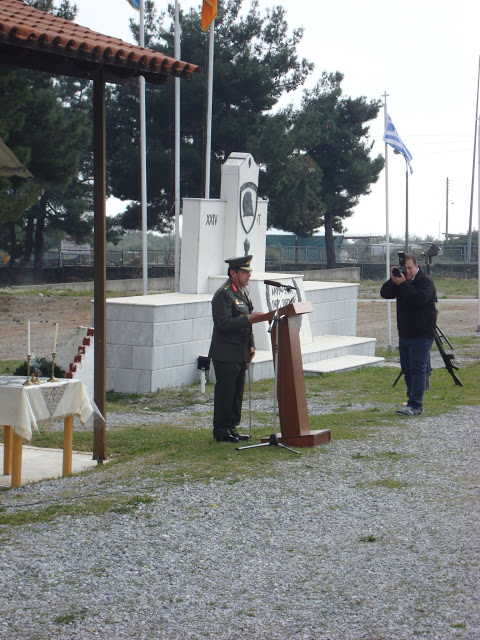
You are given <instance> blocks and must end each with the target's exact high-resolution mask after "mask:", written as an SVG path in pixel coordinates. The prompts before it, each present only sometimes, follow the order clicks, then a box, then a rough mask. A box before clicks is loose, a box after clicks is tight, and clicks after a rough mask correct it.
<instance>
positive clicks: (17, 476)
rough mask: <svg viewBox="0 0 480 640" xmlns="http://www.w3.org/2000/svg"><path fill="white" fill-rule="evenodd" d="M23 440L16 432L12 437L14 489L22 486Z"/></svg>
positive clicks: (12, 484)
mask: <svg viewBox="0 0 480 640" xmlns="http://www.w3.org/2000/svg"><path fill="white" fill-rule="evenodd" d="M22 444H23V443H22V438H21V437H20V436H18V435H17V434H16V433H15V431H14V432H13V437H12V483H11V486H12V487H19V486H20V485H21V484H22Z"/></svg>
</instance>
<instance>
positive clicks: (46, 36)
mask: <svg viewBox="0 0 480 640" xmlns="http://www.w3.org/2000/svg"><path fill="white" fill-rule="evenodd" d="M0 64H5V65H8V66H15V67H26V68H29V69H38V70H40V71H48V72H50V73H54V74H60V75H69V76H76V77H82V78H93V76H94V75H95V74H96V73H97V72H98V71H100V70H103V72H104V79H105V81H106V82H113V83H125V82H129V81H131V80H132V79H135V78H137V77H138V76H140V75H142V76H144V78H145V80H146V81H147V82H152V83H155V84H163V83H164V82H166V81H167V80H168V78H169V77H170V76H178V77H181V78H191V76H192V74H193V73H199V72H200V71H201V69H200V67H198V66H197V65H194V64H190V63H188V62H183V61H182V60H175V59H174V58H169V57H168V56H165V55H163V54H162V53H158V52H157V51H152V50H151V49H144V48H142V47H138V46H136V45H133V44H129V43H128V42H124V41H123V40H120V39H119V38H111V37H110V36H106V35H103V34H101V33H97V32H96V31H92V30H91V29H87V28H86V27H82V26H80V25H78V24H76V23H75V22H70V21H69V20H64V19H63V18H58V17H57V16H54V15H52V14H50V13H45V12H43V11H39V10H38V9H34V8H32V7H30V6H28V5H26V4H24V3H23V2H21V1H20V0H0Z"/></svg>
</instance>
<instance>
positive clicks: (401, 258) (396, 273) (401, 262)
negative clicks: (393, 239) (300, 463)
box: [392, 251, 407, 278]
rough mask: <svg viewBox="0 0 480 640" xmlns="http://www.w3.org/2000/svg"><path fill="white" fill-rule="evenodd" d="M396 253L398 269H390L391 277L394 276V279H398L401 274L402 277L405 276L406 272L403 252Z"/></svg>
mask: <svg viewBox="0 0 480 640" xmlns="http://www.w3.org/2000/svg"><path fill="white" fill-rule="evenodd" d="M397 253H398V264H399V266H398V267H393V269H392V275H394V276H395V277H396V278H399V277H400V274H401V273H403V275H405V274H406V273H407V270H406V269H405V251H397Z"/></svg>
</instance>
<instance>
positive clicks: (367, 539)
mask: <svg viewBox="0 0 480 640" xmlns="http://www.w3.org/2000/svg"><path fill="white" fill-rule="evenodd" d="M359 540H360V542H376V541H377V538H376V537H375V536H374V535H372V534H370V535H369V536H360V538H359Z"/></svg>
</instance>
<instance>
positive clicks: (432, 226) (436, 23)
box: [74, 0, 480, 240]
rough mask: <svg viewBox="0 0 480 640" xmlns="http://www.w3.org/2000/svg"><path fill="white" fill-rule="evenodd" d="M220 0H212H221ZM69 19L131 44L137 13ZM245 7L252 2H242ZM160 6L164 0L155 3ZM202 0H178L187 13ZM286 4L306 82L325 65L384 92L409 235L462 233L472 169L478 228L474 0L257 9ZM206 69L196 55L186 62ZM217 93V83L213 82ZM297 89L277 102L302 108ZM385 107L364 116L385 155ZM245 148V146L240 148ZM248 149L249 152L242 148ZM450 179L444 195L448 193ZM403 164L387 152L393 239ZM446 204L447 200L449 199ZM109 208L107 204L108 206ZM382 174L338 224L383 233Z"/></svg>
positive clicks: (82, 4) (113, 7) (353, 91)
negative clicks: (306, 64) (309, 66)
mask: <svg viewBox="0 0 480 640" xmlns="http://www.w3.org/2000/svg"><path fill="white" fill-rule="evenodd" d="M221 1H222V0H219V2H221ZM74 2H75V4H76V5H77V10H78V11H77V17H76V22H78V23H79V24H81V25H84V26H86V27H89V28H90V29H93V30H95V31H99V32H101V33H106V34H108V35H111V36H115V37H118V38H122V39H123V40H125V41H127V42H132V41H133V39H132V36H131V33H130V29H129V19H130V18H132V19H135V20H137V21H138V15H139V14H138V12H137V11H135V10H134V9H133V8H132V7H131V6H130V4H129V3H128V2H127V0H74ZM245 2H246V5H245V6H249V5H250V2H249V0H245ZM155 4H156V6H157V9H158V10H159V11H162V10H166V8H167V5H168V2H165V1H164V0H155ZM200 4H201V3H200V0H197V1H194V2H192V1H191V0H184V2H180V6H181V8H182V9H183V10H184V11H187V10H188V9H189V8H190V7H195V8H199V7H200ZM278 4H280V5H282V6H283V7H284V8H285V9H286V12H287V14H286V18H287V22H288V25H289V27H290V29H294V28H297V27H304V30H305V31H304V36H303V40H302V42H301V43H300V44H299V46H298V56H299V57H300V58H307V59H308V60H309V61H311V62H313V63H314V64H315V69H314V72H313V73H312V74H311V76H310V78H309V79H308V80H307V82H306V83H305V85H304V87H305V88H312V87H313V86H314V85H315V84H316V82H317V81H318V79H319V78H320V75H321V73H322V71H327V72H333V71H341V72H342V73H343V74H344V80H343V82H342V88H343V93H344V95H345V96H351V97H352V98H357V97H360V96H365V97H366V98H367V99H368V100H372V99H381V100H382V104H383V102H384V99H385V98H384V94H385V93H386V94H387V98H386V100H387V111H388V113H389V115H390V117H391V118H392V121H393V123H394V125H395V127H396V128H397V131H398V133H399V135H400V137H401V139H402V141H403V142H404V144H405V145H406V147H407V148H408V149H409V150H410V153H411V154H412V156H413V160H412V168H413V174H411V175H409V178H408V195H409V197H408V231H409V236H410V237H411V236H412V235H418V236H421V237H425V236H426V235H430V236H432V237H433V238H435V239H439V240H444V237H445V235H444V234H445V232H446V230H447V227H448V233H449V234H458V233H467V231H468V227H469V218H470V200H471V186H472V171H473V172H474V181H475V190H474V198H473V228H474V229H478V219H479V213H478V212H479V204H478V196H477V182H478V164H477V161H476V162H475V165H473V151H474V139H475V113H476V100H477V82H478V70H479V56H480V37H479V26H478V25H479V24H480V3H476V2H475V3H472V2H470V1H467V0H457V1H456V2H450V1H448V2H447V1H446V0H435V1H433V0H421V1H419V0H403V1H402V2H392V1H388V0H362V2H359V1H358V0H336V1H335V2H326V1H325V0H308V1H304V2H299V1H298V0H279V1H278V2H274V1H271V0H259V5H260V10H261V12H262V14H263V13H264V11H265V10H266V9H267V8H269V7H272V6H274V5H278ZM188 62H194V63H196V64H199V65H200V66H202V67H203V68H205V67H206V65H205V61H203V60H188ZM214 90H215V88H214ZM301 97H302V92H301V91H298V92H296V93H295V94H289V95H288V96H287V97H286V99H285V100H283V101H282V105H281V106H285V105H286V104H288V103H293V104H294V105H295V106H300V101H301ZM383 133H384V110H383V108H382V109H381V110H380V113H379V115H378V117H377V119H376V120H375V121H372V122H371V123H370V136H371V140H373V141H374V146H373V150H372V154H373V155H377V154H382V155H383V154H384V153H385V143H384V142H383ZM242 151H244V150H242ZM246 151H248V149H247V150H246ZM447 179H448V199H447ZM406 183H407V181H406V166H405V160H404V158H403V156H399V155H394V154H393V149H391V148H390V147H389V151H388V194H389V197H388V204H389V206H388V220H389V230H390V235H391V236H400V237H404V236H405V229H406V186H407V184H406ZM447 203H448V204H447ZM110 211H111V212H113V209H112V208H110ZM386 217H387V216H386V185H385V171H383V172H382V174H381V176H380V178H379V180H378V182H377V183H376V184H375V185H373V186H372V190H371V193H370V194H369V195H368V196H362V198H361V199H360V202H359V204H358V206H357V207H356V209H355V213H354V214H353V216H352V217H351V218H349V219H348V220H346V221H345V226H346V229H347V234H352V235H364V234H372V235H375V234H377V235H378V234H380V235H383V234H385V229H386Z"/></svg>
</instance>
